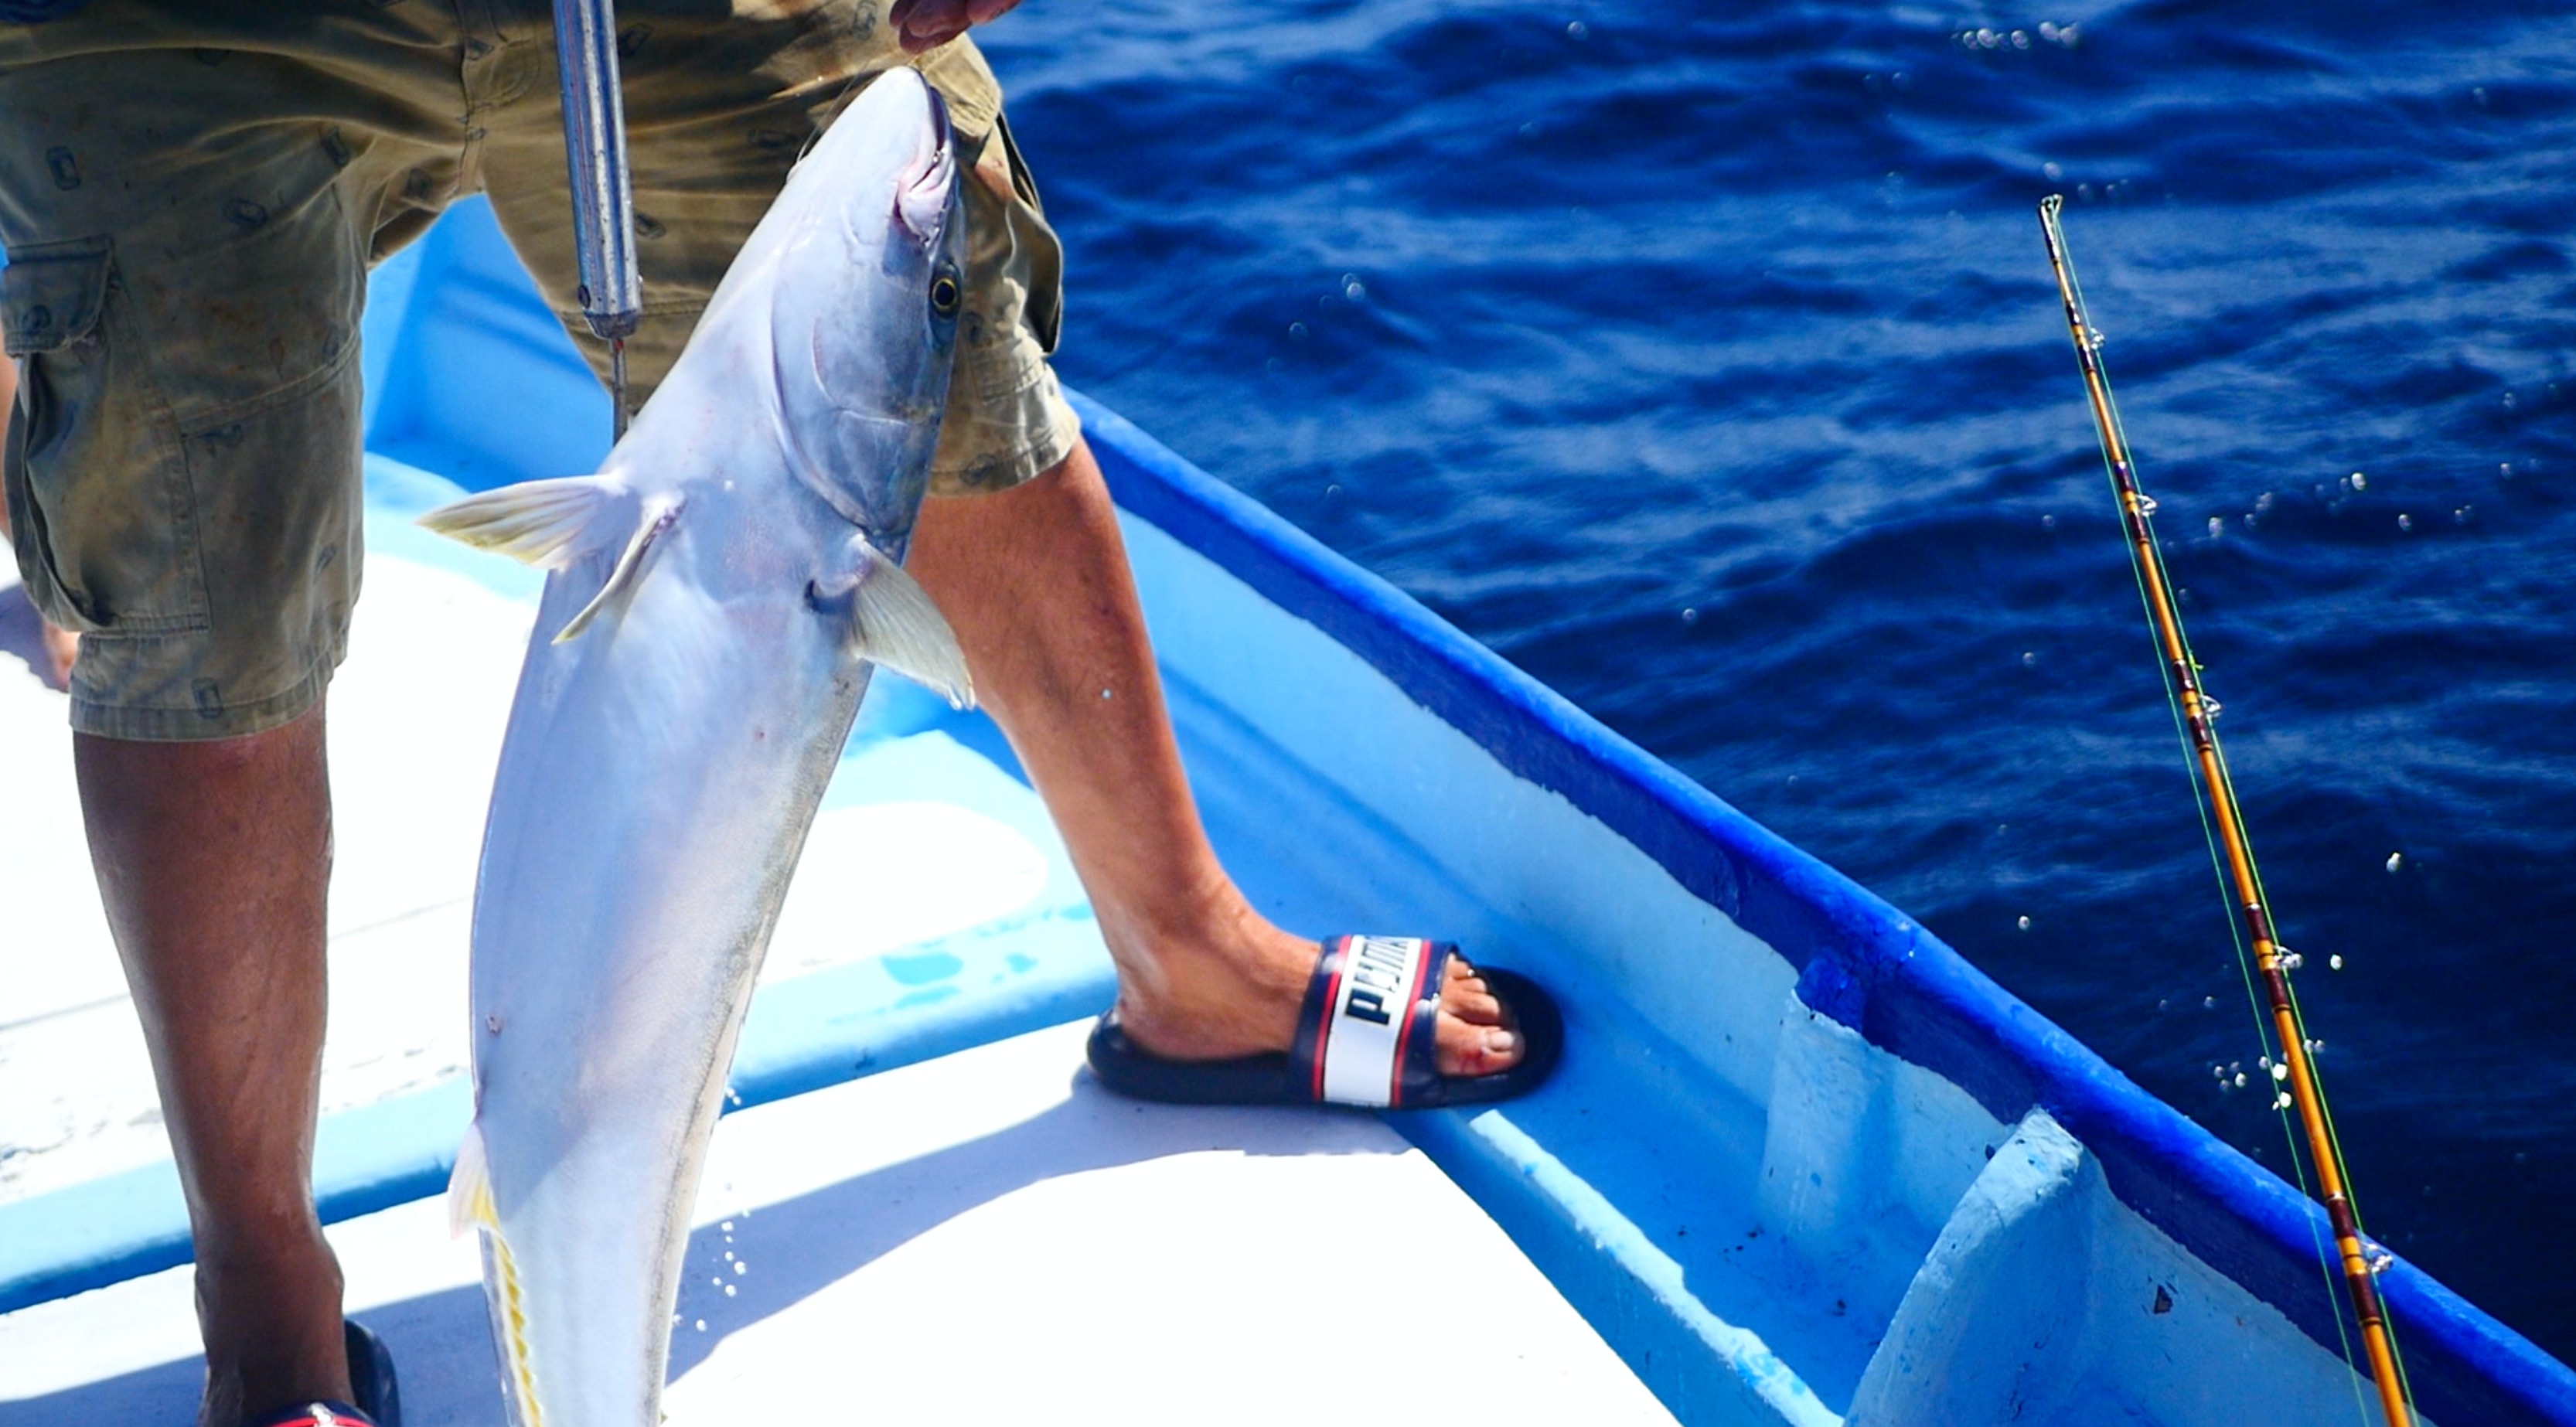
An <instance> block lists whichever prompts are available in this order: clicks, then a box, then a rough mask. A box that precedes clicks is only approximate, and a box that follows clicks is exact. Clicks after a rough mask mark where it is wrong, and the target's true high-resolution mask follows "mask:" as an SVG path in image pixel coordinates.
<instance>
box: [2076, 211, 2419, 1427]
mask: <svg viewBox="0 0 2576 1427" xmlns="http://www.w3.org/2000/svg"><path fill="white" fill-rule="evenodd" d="M2062 206H2064V200H2063V199H2062V198H2061V197H2059V196H2058V195H2056V194H2051V195H2049V196H2048V197H2046V198H2043V199H2041V200H2040V202H2039V227H2040V235H2041V237H2043V238H2044V239H2045V240H2046V241H2047V243H2048V265H2049V267H2050V268H2052V269H2053V270H2055V272H2056V274H2057V295H2058V296H2059V297H2060V298H2061V299H2063V300H2064V302H2065V304H2066V326H2067V330H2068V331H2069V333H2071V334H2072V335H2073V336H2074V338H2075V360H2076V362H2077V363H2078V364H2079V365H2081V366H2082V367H2083V369H2084V391H2085V395H2086V396H2087V397H2089V398H2090V399H2091V400H2092V403H2093V427H2094V433H2095V434H2096V435H2098V436H2099V437H2101V440H2102V459H2103V462H2104V464H2106V465H2108V466H2109V467H2110V470H2111V484H2112V486H2113V488H2114V489H2115V490H2116V492H2117V493H2118V495H2119V498H2120V517H2121V523H2122V525H2123V526H2125V527H2126V529H2127V531H2128V535H2129V555H2130V558H2131V559H2132V560H2134V561H2135V562H2136V563H2137V567H2138V581H2139V584H2140V586H2141V587H2142V588H2143V589H2144V590H2145V591H2146V596H2147V613H2148V617H2149V619H2150V620H2151V621H2152V622H2153V623H2154V625H2155V632H2156V641H2157V643H2158V645H2159V646H2160V647H2161V649H2162V650H2163V653H2164V656H2165V672H2166V674H2167V676H2168V677H2169V678H2171V679H2172V681H2173V685H2174V690H2175V693H2176V696H2177V698H2178V699H2179V700H2180V702H2181V705H2182V717H2183V723H2184V725H2185V726H2186V729H2187V732H2188V736H2189V738H2190V741H2191V751H2192V754H2193V757H2194V758H2195V759H2196V760H2197V761H2198V763H2199V766H2200V775H2201V776H2200V784H2201V789H2202V791H2203V793H2204V794H2205V795H2206V796H2207V798H2208V801H2209V806H2210V812H2211V814H2212V818H2213V825H2214V826H2215V827H2216V828H2217V830H2218V838H2219V842H2220V844H2221V849H2222V851H2223V852H2224V854H2225V861H2226V864H2227V877H2228V882H2229V884H2230V885H2231V886H2232V887H2233V888H2234V889H2235V893H2236V899H2237V903H2238V910H2239V912H2240V913H2241V914H2242V915H2243V917H2244V919H2245V930H2246V933H2247V935H2248V936H2250V937H2251V938H2252V939H2253V942H2254V964H2255V968H2256V970H2257V971H2258V972H2260V973H2261V975H2262V980H2263V992H2264V999H2265V1000H2266V1001H2267V1002H2268V1003H2269V1006H2270V1009H2271V1013H2272V1023H2273V1029H2274V1032H2275V1035H2276V1037H2277V1038H2278V1039H2279V1041H2280V1043H2281V1062H2282V1064H2283V1065H2284V1066H2286V1067H2287V1068H2288V1071H2289V1076H2288V1078H2289V1082H2290V1097H2291V1100H2292V1102H2293V1103H2294V1104H2296V1105H2297V1107H2298V1114H2299V1124H2300V1127H2301V1128H2302V1129H2304V1130H2305V1131H2306V1132H2307V1141H2308V1157H2309V1159H2310V1160H2312V1161H2313V1162H2314V1163H2315V1165H2316V1169H2317V1188H2318V1190H2319V1192H2320V1194H2321V1195H2322V1197H2323V1198H2324V1200H2325V1207H2326V1219H2327V1222H2328V1223H2329V1224H2331V1225H2332V1227H2333V1229H2334V1240H2335V1249H2336V1251H2337V1253H2338V1254H2339V1255H2340V1256H2341V1257H2342V1259H2343V1278H2344V1284H2345V1286H2346V1287H2347V1288H2349V1289H2350V1290H2351V1293H2352V1311H2353V1317H2354V1318H2355V1319H2356V1320H2357V1321H2358V1322H2359V1323H2360V1325H2361V1337H2362V1346H2363V1349H2364V1351H2365V1352H2366V1353H2367V1354H2368V1356H2369V1358H2370V1379H2371V1382H2372V1384H2373V1385H2374V1386H2376V1387H2377V1388H2378V1389H2379V1405H2380V1409H2381V1410H2382V1411H2383V1412H2385V1413H2386V1414H2387V1417H2388V1423H2389V1427H2416V1421H2415V1415H2414V1413H2413V1411H2412V1410H2411V1409H2410V1408H2409V1406H2408V1403H2407V1394H2406V1387H2405V1383H2404V1381H2403V1379H2402V1377H2401V1375H2400V1373H2399V1370H2398V1366H2397V1354H2396V1349H2395V1348H2394V1347H2393V1346H2392V1344H2391V1343H2390V1340H2389V1333H2388V1316H2387V1312H2386V1310H2385V1309H2384V1308H2383V1307H2382V1306H2381V1304H2380V1301H2379V1284H2378V1282H2377V1278H2376V1275H2375V1273H2374V1272H2373V1270H2372V1268H2371V1266H2370V1261H2369V1259H2368V1258H2367V1257H2366V1256H2365V1255H2364V1253H2363V1251H2362V1241H2361V1229H2360V1225H2359V1221H2358V1220H2357V1219H2356V1218H2355V1217H2354V1215H2353V1210H2352V1199H2351V1196H2350V1195H2349V1194H2348V1193H2347V1192H2346V1190H2345V1187H2344V1179H2343V1156H2342V1153H2341V1151H2340V1150H2339V1149H2337V1147H2336V1145H2335V1135H2334V1127H2333V1125H2332V1124H2331V1123H2329V1122H2328V1120H2327V1119H2326V1114H2325V1098H2324V1092H2323V1091H2321V1090H2320V1089H2319V1088H2318V1086H2317V1083H2316V1076H2315V1073H2314V1071H2313V1070H2312V1068H2311V1067H2310V1066H2309V1064H2308V1046H2307V1040H2306V1037H2305V1034H2304V1030H2303V1027H2302V1026H2301V1025H2300V1022H2299V1012H2298V1006H2297V1004H2296V1003H2295V1002H2294V1001H2293V1000H2292V998H2291V996H2290V981H2289V971H2290V966H2291V964H2294V963H2288V962H2285V960H2284V957H2285V952H2284V951H2283V949H2282V947H2281V944H2280V942H2279V940H2278V939H2277V938H2276V936H2275V935H2274V932H2273V927H2272V913H2271V910H2270V909H2269V908H2268V907H2266V906H2265V905H2264V902H2263V892H2262V883H2261V879H2260V878H2258V877H2257V876H2256V875H2255V871H2254V849H2253V845H2252V843H2251V842H2250V841H2249V840H2248V839H2247V837H2246V835H2245V823H2244V819H2243V818H2242V817H2241V816H2240V815H2239V814H2238V812H2237V808H2236V785H2235V784H2234V783H2233V782H2231V781H2230V780H2229V779H2228V776H2227V760H2226V758H2225V757H2224V756H2223V755H2222V754H2221V753H2220V752H2219V749H2218V735H2217V734H2216V732H2215V731H2214V730H2213V729H2212V728H2211V726H2210V721H2211V719H2212V718H2213V717H2214V716H2215V715H2216V714H2217V712H2218V705H2217V703H2216V702H2215V701H2213V700H2211V699H2210V698H2209V697H2208V696H2207V695H2205V694H2203V693H2202V692H2201V688H2200V674H2199V667H2198V666H2197V665H2195V664H2194V663H2193V662H2192V658H2191V652H2190V647H2189V645H2188V644H2187V643H2185V641H2184V639H2183V632H2182V616H2181V615H2180V613H2179V612H2178V609H2177V605H2176V603H2175V600H2174V597H2173V591H2172V590H2171V589H2170V588H2169V587H2168V586H2167V585H2166V583H2165V571H2164V562H2163V561H2162V560H2161V559H2159V558H2157V555H2156V537H2155V530H2154V527H2153V526H2151V525H2150V524H2149V523H2148V520H2147V516H2148V513H2149V512H2150V511H2152V510H2154V509H2155V504H2154V502H2152V501H2150V500H2148V499H2147V498H2146V496H2145V495H2144V494H2142V493H2141V492H2140V491H2139V489H2138V477H2137V471H2136V468H2135V467H2134V466H2132V465H2131V464H2130V460H2129V439H2128V436H2127V435H2126V434H2125V433H2124V432H2122V430H2121V429H2120V416H2119V411H2118V409H2117V408H2116V407H2114V406H2113V405H2112V404H2111V382H2110V378H2109V377H2107V376H2105V375H2104V374H2103V371H2102V358H2101V351H2100V349H2101V343H2102V337H2101V333H2100V331H2099V330H2098V329H2096V328H2095V327H2094V326H2093V322H2092V319H2091V318H2090V317H2089V316H2088V315H2086V313H2085V311H2084V296H2083V294H2082V292H2081V291H2079V290H2078V289H2077V287H2076V286H2075V269H2074V267H2073V265H2072V264H2071V263H2070V262H2069V261H2068V260H2067V256H2066V234H2065V232H2064V231H2063V230H2061V229H2060V228H2059V227H2058V223H2057V212H2058V209H2059V208H2060V207H2062Z"/></svg>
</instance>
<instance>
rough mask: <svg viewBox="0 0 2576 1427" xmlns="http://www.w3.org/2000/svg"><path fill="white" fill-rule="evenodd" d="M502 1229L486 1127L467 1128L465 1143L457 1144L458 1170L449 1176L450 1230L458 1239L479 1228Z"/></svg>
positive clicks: (448, 1208) (448, 1219)
mask: <svg viewBox="0 0 2576 1427" xmlns="http://www.w3.org/2000/svg"><path fill="white" fill-rule="evenodd" d="M478 1226H480V1227H482V1228H487V1229H493V1230H498V1229H499V1228H500V1227H501V1215H500V1213H499V1211H497V1210H495V1209H494V1208H493V1207H492V1171H491V1167H490V1166H489V1165H488V1164H486V1163H485V1162H484V1159H483V1127H482V1126H481V1125H468V1126H466V1127H465V1143H463V1144H461V1145H458V1146H457V1147H456V1169H455V1172H454V1173H452V1174H450V1175H448V1176H447V1232H448V1234H449V1235H450V1236H452V1237H455V1238H460V1239H461V1238H463V1237H465V1231H466V1230H468V1229H471V1228H475V1227H478Z"/></svg>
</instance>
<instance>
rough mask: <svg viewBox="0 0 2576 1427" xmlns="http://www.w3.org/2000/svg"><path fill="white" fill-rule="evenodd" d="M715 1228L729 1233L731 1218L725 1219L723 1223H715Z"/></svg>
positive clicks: (731, 1225)
mask: <svg viewBox="0 0 2576 1427" xmlns="http://www.w3.org/2000/svg"><path fill="white" fill-rule="evenodd" d="M716 1228H718V1229H719V1230H721V1231H723V1232H725V1233H728V1234H730V1233H732V1232H733V1221H732V1220H731V1219H727V1220H725V1221H724V1222H723V1223H721V1224H718V1225H716Z"/></svg>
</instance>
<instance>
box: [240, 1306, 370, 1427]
mask: <svg viewBox="0 0 2576 1427" xmlns="http://www.w3.org/2000/svg"><path fill="white" fill-rule="evenodd" d="M341 1340H342V1341H343V1342H344V1343H346V1344H347V1346H348V1351H349V1395H350V1396H352V1397H354V1398H356V1399H358V1401H359V1403H360V1404H362V1405H361V1406H358V1407H352V1406H350V1405H349V1404H348V1403H345V1402H328V1401H325V1402H307V1403H304V1404H303V1405H301V1406H298V1407H288V1408H284V1409H281V1410H279V1411H276V1412H272V1413H270V1414H269V1415H268V1416H266V1417H262V1418H258V1419H256V1420H254V1421H250V1422H245V1423H243V1424H242V1427H402V1392H401V1389H400V1388H399V1387H398V1386H397V1385H396V1384H395V1382H394V1355H393V1353H392V1352H390V1351H389V1350H387V1349H386V1347H385V1340H384V1339H382V1338H379V1337H377V1336H376V1335H375V1334H374V1333H372V1332H370V1331H368V1329H367V1327H366V1325H364V1324H362V1323H357V1322H354V1321H348V1320H343V1322H342V1325H341Z"/></svg>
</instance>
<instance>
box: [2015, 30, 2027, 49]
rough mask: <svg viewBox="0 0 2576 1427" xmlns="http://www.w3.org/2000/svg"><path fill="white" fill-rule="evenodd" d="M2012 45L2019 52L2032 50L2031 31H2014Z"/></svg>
mask: <svg viewBox="0 0 2576 1427" xmlns="http://www.w3.org/2000/svg"><path fill="white" fill-rule="evenodd" d="M2012 45H2013V48H2014V49H2017V50H2026V49H2029V48H2030V31H2028V30H2015V31H2013V32H2012Z"/></svg>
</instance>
